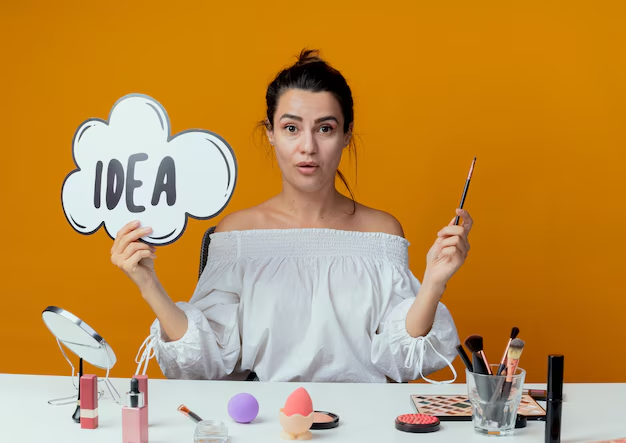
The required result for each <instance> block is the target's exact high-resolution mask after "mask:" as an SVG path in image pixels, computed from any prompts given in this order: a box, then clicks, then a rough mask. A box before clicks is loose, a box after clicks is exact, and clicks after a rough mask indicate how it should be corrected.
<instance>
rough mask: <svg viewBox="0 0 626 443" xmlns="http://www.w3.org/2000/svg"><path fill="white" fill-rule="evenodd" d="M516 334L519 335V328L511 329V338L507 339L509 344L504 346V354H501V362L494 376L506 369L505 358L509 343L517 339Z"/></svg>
mask: <svg viewBox="0 0 626 443" xmlns="http://www.w3.org/2000/svg"><path fill="white" fill-rule="evenodd" d="M517 334H519V328H518V327H517V326H514V327H513V329H511V338H509V342H508V343H507V344H506V348H505V349H504V354H502V361H500V366H498V372H496V375H500V374H502V371H504V370H505V369H506V357H507V354H508V353H509V346H511V341H513V340H515V339H516V338H517Z"/></svg>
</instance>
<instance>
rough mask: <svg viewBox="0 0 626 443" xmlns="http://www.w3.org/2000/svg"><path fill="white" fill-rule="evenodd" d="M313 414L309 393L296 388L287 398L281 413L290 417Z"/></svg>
mask: <svg viewBox="0 0 626 443" xmlns="http://www.w3.org/2000/svg"><path fill="white" fill-rule="evenodd" d="M311 412H313V401H312V400H311V397H310V396H309V393H308V392H307V391H306V389H304V388H298V389H296V390H295V391H293V392H292V393H291V395H290V396H289V397H287V401H286V402H285V407H284V408H283V413H284V414H285V415H286V416H287V417H290V416H292V415H294V414H300V415H302V416H304V417H306V416H308V415H309V414H310V413H311Z"/></svg>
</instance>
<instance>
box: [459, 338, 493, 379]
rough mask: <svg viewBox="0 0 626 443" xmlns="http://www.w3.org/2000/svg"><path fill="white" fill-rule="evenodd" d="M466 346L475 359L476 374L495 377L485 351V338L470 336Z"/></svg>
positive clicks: (466, 340)
mask: <svg viewBox="0 0 626 443" xmlns="http://www.w3.org/2000/svg"><path fill="white" fill-rule="evenodd" d="M465 346H467V349H469V350H470V351H471V352H472V354H473V357H474V372H476V373H477V374H484V375H493V374H492V373H491V368H490V367H489V362H488V361H487V356H486V355H485V351H484V350H483V338H482V337H481V336H480V335H470V336H469V337H467V338H466V339H465Z"/></svg>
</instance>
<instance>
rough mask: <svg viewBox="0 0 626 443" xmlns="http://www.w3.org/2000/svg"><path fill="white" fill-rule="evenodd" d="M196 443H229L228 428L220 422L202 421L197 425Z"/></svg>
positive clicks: (194, 436) (194, 435)
mask: <svg viewBox="0 0 626 443" xmlns="http://www.w3.org/2000/svg"><path fill="white" fill-rule="evenodd" d="M193 442H194V443H228V428H227V427H226V425H225V424H224V423H223V422H221V421H218V420H202V421H200V422H198V424H197V425H196V430H195V432H194V434H193Z"/></svg>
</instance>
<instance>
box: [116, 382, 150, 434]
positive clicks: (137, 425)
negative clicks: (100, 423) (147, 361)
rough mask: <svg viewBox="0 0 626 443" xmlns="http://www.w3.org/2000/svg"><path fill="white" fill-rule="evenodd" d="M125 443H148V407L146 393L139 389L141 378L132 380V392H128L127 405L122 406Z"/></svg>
mask: <svg viewBox="0 0 626 443" xmlns="http://www.w3.org/2000/svg"><path fill="white" fill-rule="evenodd" d="M122 441H123V443H148V408H147V407H146V406H145V403H144V394H143V392H140V391H139V380H137V379H136V378H133V379H132V380H131V381H130V392H127V393H126V406H124V407H123V408H122Z"/></svg>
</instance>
